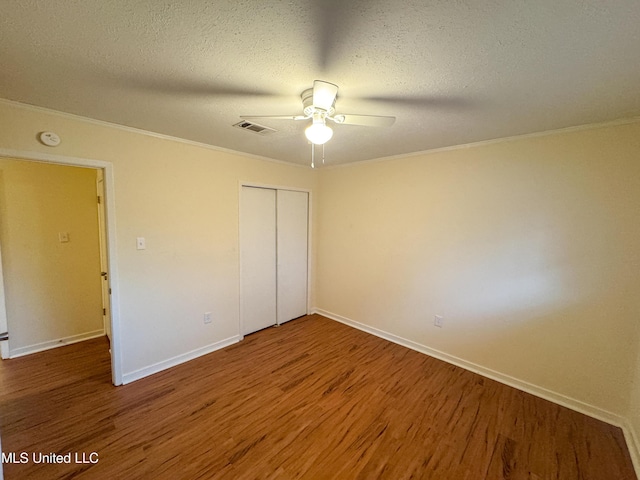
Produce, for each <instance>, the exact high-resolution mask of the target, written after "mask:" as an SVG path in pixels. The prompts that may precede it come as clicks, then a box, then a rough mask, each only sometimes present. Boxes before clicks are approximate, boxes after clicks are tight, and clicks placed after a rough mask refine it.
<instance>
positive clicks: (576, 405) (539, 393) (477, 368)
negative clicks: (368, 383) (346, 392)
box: [312, 308, 626, 430]
mask: <svg viewBox="0 0 640 480" xmlns="http://www.w3.org/2000/svg"><path fill="white" fill-rule="evenodd" d="M312 313H317V314H319V315H322V316H324V317H327V318H330V319H331V320H335V321H337V322H340V323H344V324H345V325H349V326H350V327H354V328H357V329H358V330H362V331H363V332H367V333H370V334H372V335H375V336H377V337H380V338H383V339H385V340H388V341H390V342H393V343H397V344H398V345H402V346H403V347H407V348H410V349H412V350H415V351H417V352H420V353H424V354H425V355H429V356H431V357H434V358H437V359H438V360H442V361H444V362H447V363H450V364H452V365H456V366H458V367H460V368H464V369H465V370H469V371H471V372H473V373H477V374H478V375H482V376H483V377H487V378H490V379H492V380H495V381H496V382H500V383H503V384H505V385H508V386H510V387H513V388H517V389H518V390H522V391H523V392H527V393H530V394H531V395H535V396H536V397H540V398H543V399H545V400H549V401H550V402H553V403H556V404H558V405H562V406H563V407H567V408H569V409H571V410H575V411H576V412H580V413H583V414H585V415H588V416H590V417H593V418H596V419H598V420H602V421H603V422H606V423H608V424H610V425H614V426H616V427H620V428H622V429H623V430H624V426H625V425H626V421H625V419H624V418H623V417H621V416H620V415H617V414H615V413H612V412H609V411H607V410H603V409H601V408H599V407H596V406H593V405H590V404H588V403H585V402H582V401H580V400H576V399H575V398H571V397H567V396H566V395H563V394H561V393H557V392H554V391H552V390H548V389H546V388H543V387H539V386H537V385H534V384H531V383H528V382H525V381H523V380H520V379H517V378H514V377H511V376H509V375H505V374H503V373H500V372H497V371H495V370H492V369H490V368H486V367H483V366H482V365H478V364H475V363H473V362H468V361H467V360H463V359H461V358H458V357H455V356H453V355H449V354H448V353H445V352H441V351H439V350H436V349H433V348H430V347H427V346H426V345H422V344H420V343H417V342H414V341H412V340H407V339H406V338H402V337H399V336H397V335H394V334H392V333H389V332H385V331H384V330H380V329H377V328H374V327H371V326H369V325H365V324H363V323H360V322H356V321H355V320H351V319H349V318H346V317H343V316H341V315H337V314H335V313H332V312H328V311H326V310H322V309H320V308H314V309H312Z"/></svg>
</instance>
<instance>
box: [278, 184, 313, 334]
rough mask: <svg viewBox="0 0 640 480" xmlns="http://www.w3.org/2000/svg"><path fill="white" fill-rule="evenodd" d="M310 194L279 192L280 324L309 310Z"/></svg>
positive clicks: (289, 191)
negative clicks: (308, 236) (308, 234)
mask: <svg viewBox="0 0 640 480" xmlns="http://www.w3.org/2000/svg"><path fill="white" fill-rule="evenodd" d="M308 199H309V194H308V193H307V192H294V191H291V190H278V193H277V238H278V247H277V255H278V259H277V275H278V282H277V285H278V297H277V298H278V301H277V309H278V324H281V323H284V322H287V321H289V320H292V319H294V318H298V317H301V316H302V315H306V314H307V278H308V276H307V258H308V254H307V249H308V246H307V245H308V239H307V232H308V225H309V220H308V212H309V200H308Z"/></svg>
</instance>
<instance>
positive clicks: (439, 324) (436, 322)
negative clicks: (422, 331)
mask: <svg viewBox="0 0 640 480" xmlns="http://www.w3.org/2000/svg"><path fill="white" fill-rule="evenodd" d="M433 324H434V325H435V326H436V327H440V328H442V326H443V325H444V318H442V317H441V316H440V315H434V317H433Z"/></svg>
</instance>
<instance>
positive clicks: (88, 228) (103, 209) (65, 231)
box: [0, 150, 122, 385]
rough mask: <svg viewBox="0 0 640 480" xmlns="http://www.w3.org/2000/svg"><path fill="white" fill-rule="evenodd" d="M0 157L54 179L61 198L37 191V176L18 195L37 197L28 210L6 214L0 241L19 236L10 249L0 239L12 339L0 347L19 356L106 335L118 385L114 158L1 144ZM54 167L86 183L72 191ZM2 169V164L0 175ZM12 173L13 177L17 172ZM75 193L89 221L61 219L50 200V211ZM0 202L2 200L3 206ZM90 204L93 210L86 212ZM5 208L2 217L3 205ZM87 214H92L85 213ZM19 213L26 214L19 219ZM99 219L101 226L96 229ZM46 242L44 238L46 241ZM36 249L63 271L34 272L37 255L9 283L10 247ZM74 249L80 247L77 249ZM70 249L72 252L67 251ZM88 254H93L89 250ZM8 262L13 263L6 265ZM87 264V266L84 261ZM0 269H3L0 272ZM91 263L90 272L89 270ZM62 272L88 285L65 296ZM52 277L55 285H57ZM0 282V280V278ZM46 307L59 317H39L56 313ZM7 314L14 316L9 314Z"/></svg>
mask: <svg viewBox="0 0 640 480" xmlns="http://www.w3.org/2000/svg"><path fill="white" fill-rule="evenodd" d="M0 162H2V163H4V164H5V165H6V164H7V162H16V163H15V165H19V167H20V168H18V170H26V171H30V172H34V171H36V172H39V173H38V174H37V175H40V177H44V179H45V183H46V181H49V183H51V184H54V183H55V184H56V185H55V186H56V188H57V194H58V196H59V197H60V198H58V200H59V201H51V202H50V201H49V200H48V199H47V198H45V199H43V198H42V197H43V196H44V197H46V195H43V192H42V191H41V190H43V187H42V185H43V183H42V179H41V180H40V181H39V182H38V181H29V182H27V183H28V184H27V185H23V186H22V190H23V191H22V192H21V194H22V195H26V194H29V193H31V194H32V195H33V196H34V197H36V200H34V201H33V202H30V204H31V205H30V207H29V208H31V210H29V211H27V212H25V211H24V205H23V206H22V207H23V209H22V210H23V211H22V212H21V214H18V216H17V217H16V216H15V215H14V218H13V220H11V215H8V218H9V221H13V222H14V223H15V225H14V228H13V230H11V231H10V233H9V234H7V232H6V231H3V236H2V238H1V239H0V240H2V241H3V243H4V242H6V238H7V236H9V237H11V235H13V237H12V238H11V242H13V244H14V245H15V244H16V239H17V244H18V249H17V250H16V249H15V247H14V251H13V252H12V253H10V252H9V251H8V250H10V249H11V248H12V247H11V246H9V245H2V244H0V251H1V254H3V255H4V257H5V258H4V259H3V266H4V269H3V268H2V267H0V277H4V278H3V280H4V288H3V289H2V290H1V291H0V320H4V321H6V322H7V330H8V332H9V340H8V341H3V342H0V344H2V347H1V348H2V352H1V353H2V356H3V358H11V357H16V356H21V355H25V354H29V353H32V352H35V351H40V350H46V349H48V348H53V347H54V346H58V345H64V344H67V343H75V342H77V341H81V340H84V339H89V338H93V337H96V336H101V335H102V336H104V335H108V337H109V340H110V351H111V377H112V383H113V384H114V385H120V384H121V383H122V373H121V370H120V368H121V367H120V358H119V355H120V353H119V352H120V348H119V336H118V318H117V315H118V309H117V299H118V298H117V282H116V280H117V271H116V269H115V266H116V262H115V248H113V247H114V238H115V232H114V228H113V226H114V218H113V217H114V201H113V200H114V199H113V193H114V190H113V172H112V167H111V164H110V163H107V162H101V161H95V160H88V159H76V158H68V157H54V156H50V155H43V154H36V153H33V154H27V155H16V154H15V152H10V154H7V153H5V152H3V151H1V150H0ZM52 169H56V171H57V170H58V169H68V170H70V171H72V172H73V175H71V176H74V175H75V176H76V177H78V176H80V177H84V181H85V183H84V187H82V188H83V189H84V190H83V191H82V192H80V193H79V192H78V191H75V190H74V189H75V187H74V186H73V184H72V183H73V182H71V181H70V180H68V179H66V180H65V179H63V180H61V179H60V178H61V177H56V178H54V176H53V175H52V172H53V171H54V170H52ZM5 173H6V172H5V171H3V174H5ZM21 173H24V172H21ZM12 174H13V173H12ZM37 175H36V176H37ZM56 175H57V174H56ZM13 178H14V180H15V178H17V177H13ZM2 180H3V181H4V183H5V187H6V182H7V180H8V179H6V178H4V179H2ZM54 190H56V189H54ZM98 192H102V194H101V195H98ZM4 193H6V192H4ZM14 193H15V192H12V194H11V195H14ZM77 195H81V196H84V197H85V198H84V200H83V202H85V205H84V207H83V208H84V209H85V212H84V214H85V217H84V218H85V221H87V222H89V223H90V224H91V225H84V226H78V225H77V224H75V225H73V224H72V222H71V220H69V218H68V217H69V216H68V215H67V219H66V222H67V223H65V220H64V215H58V213H59V212H58V213H53V214H52V208H51V207H53V209H54V210H55V209H58V210H64V209H68V208H71V207H69V205H70V203H69V202H71V204H73V203H75V202H76V200H77ZM99 197H100V198H99ZM17 198H18V197H14V198H13V200H14V201H15V200H16V199H17ZM2 200H3V201H4V200H6V199H2ZM85 200H86V201H88V202H92V206H89V205H90V204H87V203H86V201H85ZM43 201H44V203H43ZM47 202H49V203H51V205H46V204H47ZM65 202H66V204H65ZM98 202H100V203H98ZM0 208H4V207H3V206H2V205H0ZM87 209H90V210H89V211H87ZM4 213H5V216H6V214H7V212H4ZM67 213H69V212H67ZM75 213H77V212H75ZM75 213H74V214H72V215H71V216H72V217H73V216H77V217H79V216H80V215H79V214H78V215H75ZM87 213H88V215H89V217H87V216H86V215H87ZM14 214H15V212H14ZM20 215H22V217H24V218H23V219H22V220H21V219H20ZM32 216H35V217H37V221H31V222H30V223H32V224H36V226H35V227H34V225H31V226H30V227H29V228H31V229H32V230H33V228H35V230H34V231H33V232H30V231H29V229H28V228H27V229H25V228H23V227H24V225H23V224H24V223H26V220H27V217H32ZM87 218H89V220H86V219H87ZM100 223H101V224H102V225H101V226H102V228H98V227H99V224H100ZM52 224H53V225H52ZM64 225H69V227H68V228H67V227H65V226H64ZM87 236H92V237H93V239H92V241H91V242H89V243H91V244H92V245H91V246H87V245H88V244H87V242H86V241H83V239H84V237H87ZM52 237H53V238H52ZM84 240H86V239H84ZM21 242H22V243H23V244H24V243H27V244H30V245H28V246H29V247H31V248H27V249H23V251H22V252H20V251H19V250H20V243H21ZM43 244H46V245H45V246H44V247H43ZM81 244H82V245H81ZM23 246H24V245H23ZM70 247H74V248H75V249H76V250H78V251H76V252H72V250H73V249H72V248H70ZM36 250H37V251H38V253H37V255H41V256H43V257H49V258H48V260H49V263H53V264H54V266H55V264H56V262H57V264H58V266H60V264H61V263H62V264H64V265H63V268H62V270H55V269H52V268H49V267H48V266H47V267H46V268H42V269H41V270H42V271H40V272H38V271H35V272H34V271H33V268H32V265H33V263H34V262H26V263H27V264H29V263H30V264H31V265H28V268H27V269H26V270H25V268H22V270H21V271H20V274H21V275H23V277H18V278H17V280H18V281H16V278H14V279H13V282H12V286H9V285H8V280H9V278H7V275H8V274H13V275H14V276H15V272H16V269H15V268H14V269H13V272H11V271H10V270H11V268H13V267H15V263H11V259H9V258H7V255H8V254H9V255H11V254H13V257H16V258H17V257H19V255H22V256H23V257H24V256H25V255H28V253H27V252H28V251H36ZM79 250H83V251H82V252H80V251H79ZM88 250H91V252H88ZM71 253H73V255H71V256H70V254H71ZM89 253H90V257H89V256H87V255H89ZM8 263H11V264H10V265H8ZM87 263H89V264H90V268H88V269H87V268H85V267H86V265H85V264H87ZM36 264H37V263H36ZM23 267H24V265H23ZM29 268H31V271H29ZM3 270H5V271H4V272H3ZM89 270H90V272H89V273H88V271H89ZM3 273H4V275H2V274H3ZM87 275H91V276H92V277H93V278H92V279H91V280H87V278H88V277H87ZM40 277H42V278H40ZM46 277H48V278H46ZM63 277H64V278H63ZM65 279H66V280H73V281H75V282H76V284H78V282H80V283H82V282H84V283H86V284H91V285H85V286H84V287H87V288H81V289H80V290H77V291H74V292H71V291H70V292H68V294H66V295H65V294H64V289H63V290H60V287H61V285H63V284H64V283H65V282H64V280H65ZM0 280H2V278H0ZM21 281H22V283H23V285H22V286H21V287H19V288H17V289H16V288H15V286H16V285H20V283H21ZM56 283H59V284H60V285H55V284H56ZM1 286H2V282H1V281H0V287H1ZM12 287H13V288H12ZM62 288H64V287H62ZM16 294H17V295H18V296H17V297H15V298H14V297H13V295H16ZM34 299H35V301H34ZM10 304H11V305H10ZM1 307H6V308H1ZM25 308H26V310H25ZM49 308H51V309H52V310H56V312H50V311H48V309H49ZM20 309H22V310H20ZM29 309H30V310H29ZM16 311H20V312H21V313H24V312H28V314H29V315H26V316H25V315H22V316H21V317H20V318H17V317H16V315H15V312H16ZM88 312H91V313H88ZM7 313H8V315H7ZM50 313H51V314H53V313H56V316H57V317H58V319H57V320H56V322H57V323H56V322H53V324H47V323H46V322H45V321H44V319H45V318H48V317H51V316H54V315H48V314H50ZM12 314H13V315H12ZM12 316H14V317H16V318H13V319H12ZM61 316H62V317H65V318H63V321H60V317H61ZM72 316H75V318H70V317H72ZM83 316H84V317H90V318H86V319H84V320H87V323H85V324H82V323H81V322H80V321H79V320H78V317H83ZM26 317H30V318H29V319H30V320H35V321H32V322H31V323H29V322H24V318H26ZM12 322H14V323H12ZM18 323H20V325H18ZM3 326H4V325H3Z"/></svg>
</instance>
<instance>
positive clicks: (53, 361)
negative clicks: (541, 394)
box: [0, 315, 636, 480]
mask: <svg viewBox="0 0 640 480" xmlns="http://www.w3.org/2000/svg"><path fill="white" fill-rule="evenodd" d="M0 382H1V386H2V387H1V388H2V392H1V393H0V431H1V432H2V447H3V450H4V452H5V454H6V453H7V452H16V453H17V455H18V456H19V454H20V453H21V452H27V453H28V455H29V457H30V458H29V462H28V463H25V464H19V463H14V464H5V465H4V468H5V480H13V479H62V478H65V479H68V478H80V479H103V478H104V479H189V480H192V479H267V478H278V479H297V478H306V479H314V480H315V479H325V478H327V479H329V478H338V479H352V478H353V479H355V478H359V479H360V478H361V479H377V478H386V479H393V480H396V479H404V478H428V479H446V480H465V479H467V480H471V479H473V480H477V479H535V480H540V479H545V480H546V479H562V480H565V479H570V480H573V479H590V480H592V479H593V480H595V479H602V480H614V479H615V480H625V479H635V478H636V476H635V474H634V472H633V467H632V464H631V460H630V457H629V454H628V451H627V447H626V445H625V441H624V438H623V435H622V432H621V431H620V429H618V428H616V427H612V426H610V425H607V424H605V423H602V422H600V421H597V420H594V419H592V418H590V417H587V416H584V415H581V414H579V413H575V412H573V411H571V410H568V409H566V408H563V407H560V406H558V405H555V404H552V403H550V402H547V401H545V400H541V399H539V398H537V397H534V396H532V395H529V394H526V393H523V392H520V391H518V390H515V389H513V388H510V387H507V386H504V385H501V384H499V383H497V382H494V381H492V380H488V379H485V378H483V377H480V376H478V375H476V374H473V373H471V372H468V371H465V370H463V369H460V368H458V367H455V366H452V365H449V364H446V363H444V362H441V361H439V360H436V359H434V358H431V357H428V356H426V355H423V354H420V353H417V352H414V351H412V350H408V349H406V348H404V347H401V346H398V345H395V344H393V343H389V342H387V341H385V340H382V339H379V338H377V337H374V336H371V335H368V334H366V333H364V332H360V331H358V330H354V329H352V328H349V327H347V326H344V325H342V324H339V323H336V322H334V321H332V320H328V319H326V318H323V317H320V316H317V315H312V316H309V317H303V318H301V319H299V320H295V321H293V322H289V323H287V324H285V325H283V326H282V327H279V328H269V329H266V330H263V331H261V332H258V333H256V334H253V335H251V336H248V337H246V338H245V340H244V341H243V342H241V343H239V344H236V345H233V346H231V347H228V348H226V349H224V350H220V351H217V352H214V353H212V354H209V355H207V356H205V357H201V358H199V359H196V360H193V361H191V362H189V363H186V364H183V365H180V366H178V367H174V368H172V369H170V370H167V371H164V372H161V373H158V374H156V375H153V376H151V377H148V378H145V379H142V380H140V381H137V382H135V383H133V384H130V385H126V386H122V387H117V388H116V387H113V386H112V385H111V384H110V372H109V358H108V353H107V347H106V340H103V339H98V340H91V341H87V342H83V343H81V344H76V345H71V346H67V347H62V348H59V349H55V350H50V351H47V352H43V353H39V354H35V355H31V356H29V357H23V358H18V359H14V360H9V361H3V362H1V364H0ZM34 452H36V453H38V452H41V453H45V454H49V453H51V452H55V453H58V454H66V453H69V452H70V453H71V454H72V456H73V457H72V459H71V460H72V463H71V464H66V463H58V464H51V463H49V464H36V463H34V462H33V461H32V459H31V455H32V453H34ZM76 452H77V453H78V454H79V455H82V454H83V453H84V454H85V457H84V458H85V459H86V460H87V461H89V459H94V460H95V456H94V457H90V456H89V455H90V454H91V453H92V452H96V453H97V455H98V459H99V460H98V462H97V463H95V464H91V463H85V464H75V463H73V461H74V460H75V458H74V456H75V453H76ZM18 458H19V457H18ZM82 458H83V457H82V456H80V459H82Z"/></svg>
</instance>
